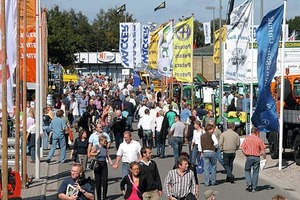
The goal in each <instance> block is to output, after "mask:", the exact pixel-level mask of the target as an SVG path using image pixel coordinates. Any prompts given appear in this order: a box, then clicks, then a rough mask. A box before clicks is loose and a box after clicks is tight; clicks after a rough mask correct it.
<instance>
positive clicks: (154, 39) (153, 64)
mask: <svg viewBox="0 0 300 200" xmlns="http://www.w3.org/2000/svg"><path fill="white" fill-rule="evenodd" d="M166 25H167V23H164V24H162V25H160V26H159V27H158V28H157V29H156V30H154V31H153V32H151V33H150V44H149V49H148V52H149V54H148V67H149V68H150V69H157V68H158V67H157V65H158V41H159V34H158V33H159V32H160V31H161V30H162V29H163V28H164V27H165V26H166Z"/></svg>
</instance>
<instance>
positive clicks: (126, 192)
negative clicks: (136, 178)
mask: <svg viewBox="0 0 300 200" xmlns="http://www.w3.org/2000/svg"><path fill="white" fill-rule="evenodd" d="M129 176H130V177H131V180H132V175H131V174H130V175H129ZM141 184H142V182H141V180H140V182H139V186H138V189H139V191H141ZM125 185H127V190H126V191H125V195H124V199H128V198H129V196H130V194H131V192H132V183H131V181H130V180H129V178H128V175H127V176H125V177H124V178H123V179H122V181H121V183H120V187H121V191H123V190H125ZM138 196H139V198H140V199H143V196H142V193H141V192H138ZM137 200H138V199H137Z"/></svg>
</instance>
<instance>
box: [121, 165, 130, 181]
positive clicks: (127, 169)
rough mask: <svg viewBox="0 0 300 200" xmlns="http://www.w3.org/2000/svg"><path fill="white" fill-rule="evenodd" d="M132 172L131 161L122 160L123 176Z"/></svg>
mask: <svg viewBox="0 0 300 200" xmlns="http://www.w3.org/2000/svg"><path fill="white" fill-rule="evenodd" d="M129 172H130V166H129V163H125V162H122V178H124V177H125V176H127V175H128V174H129Z"/></svg>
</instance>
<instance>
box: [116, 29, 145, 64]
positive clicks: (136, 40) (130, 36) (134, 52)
mask: <svg viewBox="0 0 300 200" xmlns="http://www.w3.org/2000/svg"><path fill="white" fill-rule="evenodd" d="M119 49H120V54H121V60H122V65H123V66H124V67H125V68H130V69H134V68H135V67H138V66H139V65H141V24H140V23H120V43H119Z"/></svg>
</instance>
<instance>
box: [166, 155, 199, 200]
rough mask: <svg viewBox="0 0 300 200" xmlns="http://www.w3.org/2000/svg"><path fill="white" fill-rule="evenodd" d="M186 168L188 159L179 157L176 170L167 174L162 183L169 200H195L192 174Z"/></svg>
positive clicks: (194, 184)
mask: <svg viewBox="0 0 300 200" xmlns="http://www.w3.org/2000/svg"><path fill="white" fill-rule="evenodd" d="M188 167H189V159H188V158H187V157H185V156H180V157H179V158H178V160H177V169H173V170H170V171H169V172H168V174H167V176H166V178H165V182H164V192H165V194H166V196H167V198H168V199H169V200H176V199H188V200H196V183H195V177H194V172H193V171H192V170H189V169H188Z"/></svg>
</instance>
